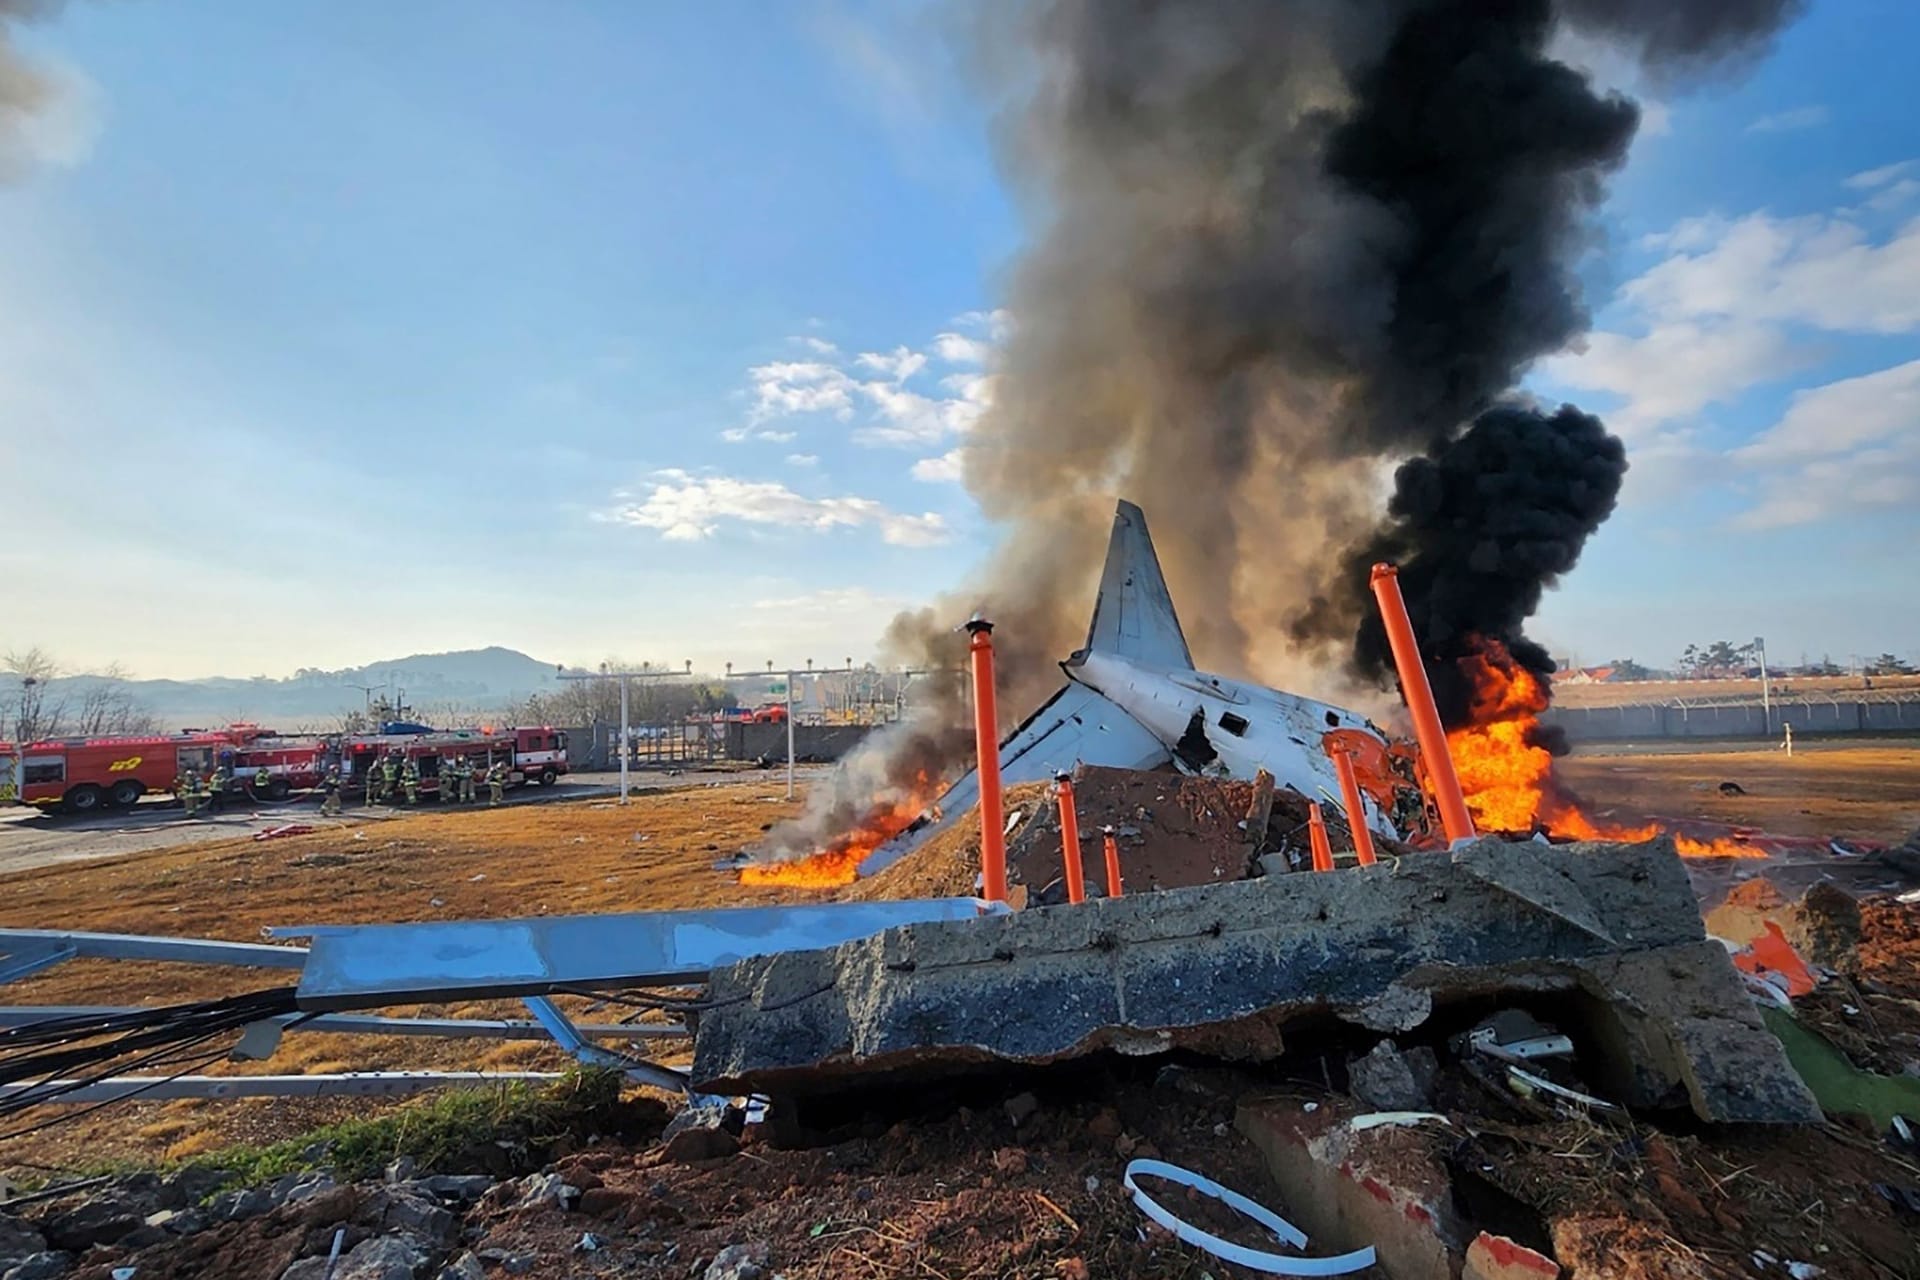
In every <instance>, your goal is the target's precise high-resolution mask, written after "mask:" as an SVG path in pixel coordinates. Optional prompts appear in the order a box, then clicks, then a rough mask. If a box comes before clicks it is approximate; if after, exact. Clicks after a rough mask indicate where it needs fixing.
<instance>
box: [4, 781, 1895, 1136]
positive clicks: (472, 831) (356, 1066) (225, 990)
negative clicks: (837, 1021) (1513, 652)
mask: <svg viewBox="0 0 1920 1280" xmlns="http://www.w3.org/2000/svg"><path fill="white" fill-rule="evenodd" d="M1564 771H1565V774H1566V777H1567V779H1568V780H1569V781H1570V782H1571V783H1572V784H1573V785H1574V786H1575V787H1576V788H1577V789H1578V790H1579V791H1580V793H1581V794H1582V795H1583V796H1585V797H1586V798H1587V800H1588V801H1589V802H1590V803H1591V804H1592V805H1593V806H1594V808H1595V809H1597V810H1600V811H1602V812H1606V811H1608V810H1612V811H1615V812H1617V813H1619V814H1620V815H1622V816H1627V815H1645V814H1652V815H1658V816H1665V817H1706V818H1711V819H1714V820H1717V821H1723V822H1736V823H1744V824H1751V825H1755V826H1760V827H1763V828H1766V829H1768V830H1772V831H1775V832H1779V833H1782V834H1798V835H1820V834H1829V833H1830V834H1836V835H1842V836H1848V837H1855V838H1867V839H1877V840H1899V839H1901V838H1903V837H1904V836H1905V835H1906V833H1908V832H1909V831H1912V830H1913V829H1914V828H1915V827H1920V750H1917V749H1912V748H1895V747H1885V746H1862V747H1846V748H1834V749H1829V750H1823V751H1818V752H1804V753H1801V754H1799V755H1797V756H1796V757H1795V758H1793V759H1791V760H1789V759H1787V758H1785V756H1784V755H1782V754H1780V753H1777V752H1775V753H1767V752H1739V753H1728V754H1716V755H1658V756H1639V757H1633V756H1595V757H1590V758H1578V757H1576V758H1573V759H1571V760H1568V761H1566V762H1564ZM1729 781H1730V782H1735V783H1737V784H1738V785H1739V786H1740V787H1741V788H1742V789H1743V791H1744V792H1745V794H1744V795H1731V796H1729V795H1723V794H1721V792H1720V789H1719V784H1720V783H1722V782H1729ZM795 808H796V806H795V805H792V804H789V803H788V802H787V801H786V800H785V799H784V791H783V789H782V788H780V787H779V786H777V785H773V784H771V783H766V782H753V783H744V784H740V785H730V786H724V787H706V788H700V789H695V790H687V791H679V792H674V793H670V794H664V795H652V796H644V797H639V798H636V799H635V800H634V802H633V803H632V804H630V805H627V806H625V807H619V806H616V805H614V804H613V803H611V802H594V803H584V802H583V803H568V804H555V805H542V806H536V807H526V808H509V809H503V810H498V811H491V812H490V811H487V810H485V809H481V810H474V811H467V812H458V813H448V814H440V813H422V814H418V815H409V816H405V817H400V818H395V819H393V820H390V821H385V822H378V823H369V824H366V825H362V826H356V827H344V828H338V829H333V830H327V831H321V832H316V833H314V834H311V835H305V836H296V837H290V838H286V839H279V840H272V841H265V842H255V841H253V840H251V839H244V838H243V839H238V840H232V841H220V842H215V843H210V844H203V845H198V846H193V847H189V848H181V849H173V850H160V851H155V852H150V853H142V854H135V855H131V856H126V857H120V858H115V859H110V860H102V861H95V862H85V863H73V864H69V865H63V866H56V867H46V868H40V869H36V870H32V871H25V872H20V873H17V874H13V875H9V876H5V877H0V925H7V926H14V927H30V928H70V929H90V930H105V931H112V932H123V933H158V934H172V935H178V936H188V937H209V938H224V939H233V940H238V941H257V940H258V939H259V937H260V930H261V928H262V927H263V926H266V925H270V924H306V923H343V922H361V923H365V922H374V921H418V920H436V919H458V918H472V917H511V916H527V915H565V914H577V913H586V912H612V911H641V910H666V909H673V908H690V907H712V906H723V905H744V904H751V903H767V902H779V901H783V900H796V899H799V898H803V897H807V896H811V895H809V894H807V893H805V892H804V891H798V890H792V889H764V888H743V887H742V886H740V885H739V884H738V883H736V882H735V878H734V877H733V876H732V875H731V874H729V873H726V872H723V871H716V870H714V869H713V865H712V864H713V863H714V861H715V860H716V859H717V858H722V857H725V856H727V855H729V854H732V853H734V852H735V851H737V850H739V849H740V848H742V847H744V846H747V845H750V844H752V843H753V842H754V841H755V840H757V839H758V838H759V836H760V835H761V833H762V831H763V830H764V829H765V827H767V826H768V825H770V824H772V823H774V822H777V821H778V820H779V819H781V818H783V817H785V816H787V815H788V814H789V813H791V812H793V811H794V810H795ZM855 892H858V890H855ZM286 978H287V975H285V974H282V973H270V972H260V971H240V970H228V969H213V968H200V967H192V966H181V965H159V964H140V965H136V964H125V963H121V964H113V963H108V962H103V961H76V962H72V963H69V964H66V965H63V966H60V967H58V968H56V969H53V970H51V971H49V972H47V973H45V974H43V975H40V976H38V977H35V978H32V979H29V980H27V981H24V982H20V983H17V984H14V985H12V986H11V987H9V988H8V990H7V1000H8V1002H9V1003H17V1004H157V1003H167V1002H173V1001H180V1000H190V999H203V998H208V997H214V996H220V995H227V994H233V993H235V992H238V991H243V990H252V989H258V988H262V987H269V986H273V985H276V984H278V983H281V982H284V981H286ZM574 1007H575V1009H576V1011H579V1009H580V1006H579V1004H578V1002H576V1003H575V1006H574ZM413 1012H419V1013H423V1014H428V1015H460V1016H495V1017H514V1016H519V1015H520V1012H521V1011H520V1010H519V1007H518V1006H517V1005H514V1004H511V1003H500V1002H495V1003H491V1004H474V1005H469V1006H460V1007H434V1008H428V1009H420V1010H415V1011H413ZM595 1016H597V1017H598V1018H601V1019H605V1018H608V1017H609V1016H610V1014H609V1012H608V1011H602V1012H601V1013H600V1014H598V1015H595ZM666 1043H668V1044H672V1043H673V1042H666ZM661 1056H663V1057H664V1058H665V1059H666V1060H669V1061H671V1060H673V1057H674V1055H672V1054H670V1053H669V1054H663V1055H661ZM564 1065H565V1062H564V1059H563V1058H562V1056H561V1055H560V1054H559V1053H558V1052H557V1051H556V1050H554V1049H552V1048H549V1047H547V1046H546V1045H544V1044H542V1043H531V1042H528V1043H514V1042H494V1041H465V1042H452V1041H439V1040H429V1039H422V1038H413V1037H409V1038H392V1037H357V1036H337V1035H317V1034H308V1035H298V1034H296V1035H292V1036H289V1037H288V1038H287V1041H286V1043H285V1045H284V1046H283V1048H282V1049H281V1051H280V1053H279V1054H278V1055H276V1056H275V1057H274V1058H273V1059H272V1060H271V1061H270V1062H269V1063H265V1064H249V1065H246V1066H229V1065H227V1064H224V1063H222V1064H218V1065H216V1066H215V1067H212V1068H209V1070H215V1071H219V1070H250V1071H270V1072H275V1073H283V1072H300V1071H305V1072H317V1071H345V1070H374V1069H385V1070H393V1069H405V1068H428V1067H433V1068H440V1069H464V1070H472V1069H493V1070H558V1069H560V1068H561V1067H562V1066H564ZM370 1105H379V1104H369V1103H367V1102H364V1101H351V1100H321V1101H312V1100H305V1101H284V1100H283V1101H250V1102H194V1101H186V1102H169V1103H131V1104H127V1105H124V1106H118V1107H113V1108H109V1109H106V1110H103V1111H100V1112H97V1113H94V1114H92V1115H88V1116H85V1117H82V1118H80V1119H78V1120H76V1121H74V1122H72V1123H68V1124H62V1125H60V1126H58V1127H56V1128H53V1129H51V1130H48V1131H47V1132H45V1133H43V1134H35V1135H32V1136H29V1137H25V1138H19V1139H11V1140H0V1168H14V1169H26V1170H29V1171H30V1170H31V1169H32V1168H34V1167H35V1166H38V1165H48V1164H58V1165H65V1166H68V1167H71V1166H72V1165H73V1164H74V1163H76V1162H78V1163H90V1162H99V1161H105V1160H118V1159H128V1160H141V1161H149V1162H150V1161H153V1160H156V1159H163V1158H168V1157H176V1158H177V1157H182V1156H186V1155H190V1154H196V1153H200V1152H204V1151H207V1150H211V1149H214V1148H216V1147H219V1146H221V1145H224V1144H226V1143H229V1142H232V1141H236V1140H241V1139H261V1138H271V1137H281V1136H286V1135H288V1134H291V1133H298V1132H302V1131H304V1130H305V1129H307V1128H310V1127H312V1126H314V1125H317V1124H320V1123H323V1122H327V1121H330V1120H333V1119H337V1118H340V1117H341V1116H343V1115H346V1114H350V1113H353V1112H356V1111H364V1110H365V1109H366V1108H367V1107H368V1106H370ZM46 1114H48V1113H43V1114H41V1115H38V1116H35V1115H28V1116H25V1117H15V1118H13V1120H12V1121H11V1122H10V1123H9V1124H7V1125H6V1126H5V1128H4V1132H9V1133H10V1132H12V1131H13V1130H14V1129H17V1128H19V1127H21V1126H22V1125H23V1124H25V1123H31V1122H32V1121H33V1120H35V1119H40V1118H45V1115H46Z"/></svg>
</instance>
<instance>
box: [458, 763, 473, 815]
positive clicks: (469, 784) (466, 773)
mask: <svg viewBox="0 0 1920 1280" xmlns="http://www.w3.org/2000/svg"><path fill="white" fill-rule="evenodd" d="M460 803H461V804H472V803H473V761H471V760H469V759H467V758H466V757H465V756H461V757H460Z"/></svg>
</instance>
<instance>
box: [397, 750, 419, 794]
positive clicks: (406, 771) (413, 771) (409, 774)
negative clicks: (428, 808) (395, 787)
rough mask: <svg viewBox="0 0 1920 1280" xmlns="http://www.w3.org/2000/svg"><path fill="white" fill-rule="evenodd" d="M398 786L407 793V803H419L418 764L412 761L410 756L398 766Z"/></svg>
mask: <svg viewBox="0 0 1920 1280" xmlns="http://www.w3.org/2000/svg"><path fill="white" fill-rule="evenodd" d="M400 786H401V787H402V788H403V789H404V790H405V791H406V793H407V803H408V804H419V803H420V766H419V765H417V764H415V763H414V762H413V757H412V756H408V757H407V759H406V762H405V763H404V764H402V765H401V766H400Z"/></svg>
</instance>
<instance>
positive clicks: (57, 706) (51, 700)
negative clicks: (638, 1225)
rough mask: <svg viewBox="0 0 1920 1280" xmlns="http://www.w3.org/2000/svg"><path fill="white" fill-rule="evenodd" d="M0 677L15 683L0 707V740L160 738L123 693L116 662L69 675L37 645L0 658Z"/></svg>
mask: <svg viewBox="0 0 1920 1280" xmlns="http://www.w3.org/2000/svg"><path fill="white" fill-rule="evenodd" d="M0 673H3V674H6V675H10V676H12V677H13V678H14V681H15V682H16V687H15V689H14V691H13V696H12V697H11V698H10V699H8V700H6V701H3V702H0V740H9V741H13V742H38V741H41V740H43V739H46V738H59V737H66V736H83V737H97V736H99V735H102V734H113V733H157V732H159V729H160V725H159V721H158V720H156V719H155V718H154V716H153V714H152V713H151V712H150V711H148V710H147V709H146V707H145V706H144V705H142V704H141V702H140V700H139V699H138V698H136V697H134V696H133V693H132V691H131V690H129V689H128V688H127V680H128V679H129V674H128V672H127V670H126V668H124V667H122V666H121V665H120V664H119V663H117V662H113V663H109V664H107V666H105V667H103V668H102V669H100V670H99V671H82V672H68V671H66V670H65V669H64V668H63V667H62V666H61V664H60V662H59V660H58V659H56V658H55V657H54V656H53V655H52V654H50V653H48V652H47V651H46V650H45V649H42V648H40V647H39V646H38V645H35V646H34V647H32V648H30V649H10V650H8V651H7V652H6V653H5V654H4V655H0Z"/></svg>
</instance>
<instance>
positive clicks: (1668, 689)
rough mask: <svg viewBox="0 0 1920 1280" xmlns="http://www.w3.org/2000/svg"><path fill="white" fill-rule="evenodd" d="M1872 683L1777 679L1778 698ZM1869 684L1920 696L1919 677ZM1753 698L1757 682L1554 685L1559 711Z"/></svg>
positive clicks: (1840, 694) (1843, 691)
mask: <svg viewBox="0 0 1920 1280" xmlns="http://www.w3.org/2000/svg"><path fill="white" fill-rule="evenodd" d="M1868 683H1869V681H1867V680H1863V679H1862V678H1861V677H1859V676H1806V677H1801V676H1785V677H1775V679H1774V681H1773V692H1774V696H1775V697H1787V696H1789V695H1791V694H1819V695H1821V696H1823V697H1826V696H1832V697H1836V698H1839V699H1841V700H1842V701H1845V700H1846V695H1847V694H1849V693H1858V692H1860V691H1861V690H1862V689H1864V688H1866V687H1867V685H1868ZM1870 683H1871V684H1872V686H1873V689H1874V691H1875V692H1876V693H1877V692H1879V691H1881V690H1885V689H1903V690H1908V691H1911V692H1913V693H1916V694H1920V676H1874V677H1872V678H1871V681H1870ZM1700 698H1752V699H1753V700H1754V701H1756V702H1758V701H1759V700H1760V682H1759V681H1758V680H1633V681H1629V682H1626V683H1623V684H1569V683H1567V682H1566V681H1564V680H1560V681H1555V682H1554V686H1553V704H1554V705H1555V706H1557V707H1626V706H1637V705H1639V704H1641V703H1647V702H1673V701H1675V700H1676V699H1700Z"/></svg>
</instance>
